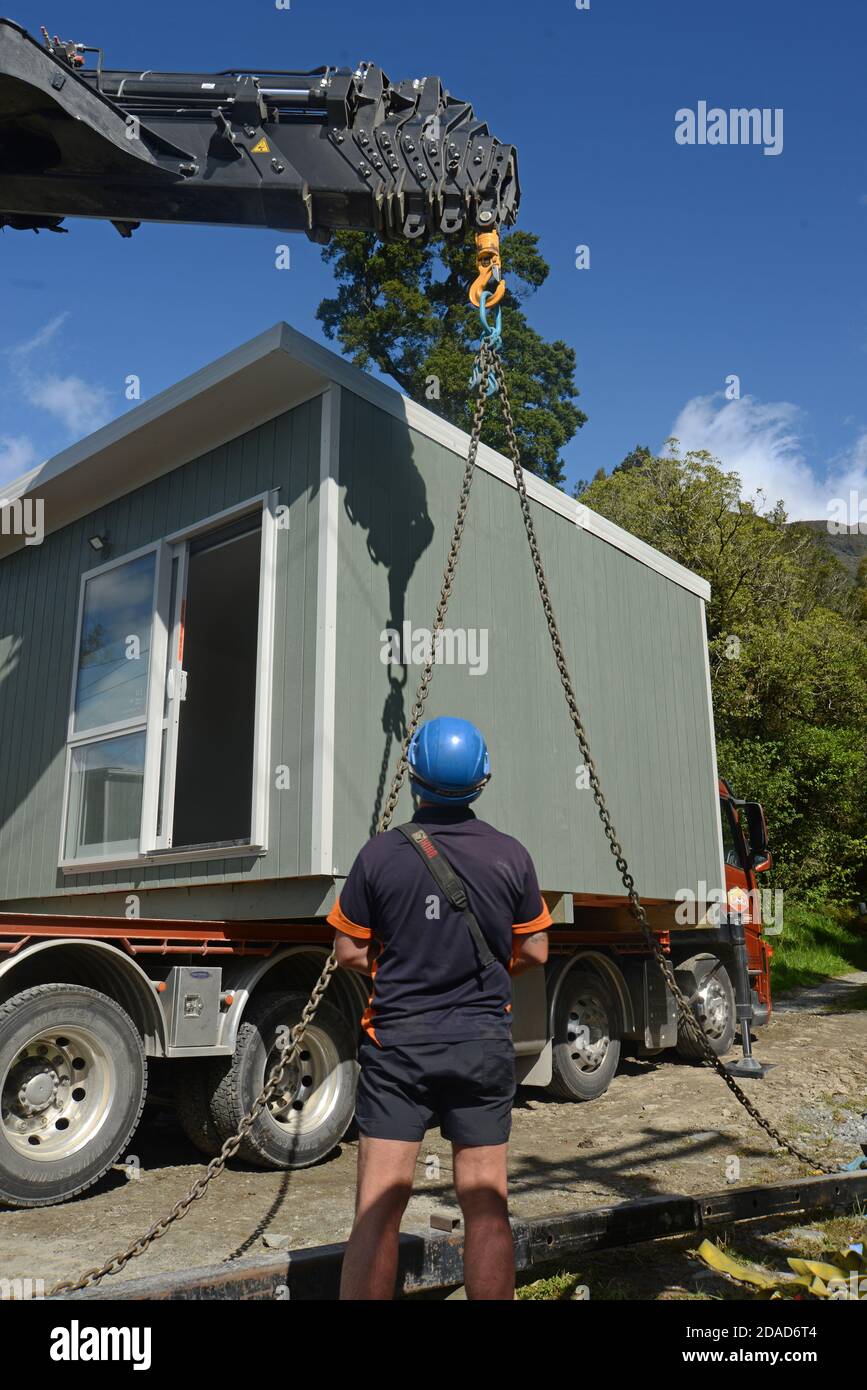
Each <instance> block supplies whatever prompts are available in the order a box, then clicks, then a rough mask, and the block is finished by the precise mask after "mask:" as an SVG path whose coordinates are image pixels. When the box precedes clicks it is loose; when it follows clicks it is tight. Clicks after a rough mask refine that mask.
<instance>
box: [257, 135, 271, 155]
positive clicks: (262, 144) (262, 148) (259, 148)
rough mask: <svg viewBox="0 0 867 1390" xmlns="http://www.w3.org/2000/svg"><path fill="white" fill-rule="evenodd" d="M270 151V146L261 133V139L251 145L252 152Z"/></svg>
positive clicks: (265, 152)
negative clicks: (256, 143)
mask: <svg viewBox="0 0 867 1390" xmlns="http://www.w3.org/2000/svg"><path fill="white" fill-rule="evenodd" d="M270 153H271V146H270V145H269V144H268V141H267V140H266V139H265V137H264V135H263V136H262V139H261V140H260V141H259V143H258V145H254V146H253V154H270Z"/></svg>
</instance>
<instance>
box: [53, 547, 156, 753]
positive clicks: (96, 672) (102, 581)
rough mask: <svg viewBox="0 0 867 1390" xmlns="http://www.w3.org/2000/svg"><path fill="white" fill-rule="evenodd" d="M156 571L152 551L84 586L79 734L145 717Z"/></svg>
mask: <svg viewBox="0 0 867 1390" xmlns="http://www.w3.org/2000/svg"><path fill="white" fill-rule="evenodd" d="M155 569H156V554H155V552H154V551H150V552H149V553H148V554H147V555H140V556H139V557H138V559H136V560H130V561H129V562H128V563H127V564H125V565H117V566H116V567H115V568H114V569H110V570H107V571H106V572H105V574H98V575H96V576H95V578H93V579H88V581H87V583H86V584H85V588H84V614H83V616H82V623H81V646H80V649H79V653H78V679H77V682H76V690H75V720H74V726H73V727H74V729H75V732H76V733H81V732H82V731H83V730H86V729H98V728H101V727H102V726H103V725H105V724H116V723H119V722H120V721H121V720H124V719H139V718H141V719H144V717H145V709H146V705H147V683H148V663H149V660H150V646H151V614H152V608H153V594H154V572H155Z"/></svg>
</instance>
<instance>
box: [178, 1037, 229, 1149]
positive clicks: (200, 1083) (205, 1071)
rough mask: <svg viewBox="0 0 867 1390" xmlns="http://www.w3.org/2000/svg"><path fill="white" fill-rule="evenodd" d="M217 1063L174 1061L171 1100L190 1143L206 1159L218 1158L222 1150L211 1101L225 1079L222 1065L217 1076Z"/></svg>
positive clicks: (197, 1060)
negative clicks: (223, 1078) (215, 1069)
mask: <svg viewBox="0 0 867 1390" xmlns="http://www.w3.org/2000/svg"><path fill="white" fill-rule="evenodd" d="M215 1061H216V1059H210V1060H203V1059H201V1058H199V1057H196V1058H190V1060H189V1061H185V1062H175V1063H174V1076H173V1081H172V1098H173V1100H174V1105H175V1114H176V1115H177V1117H178V1123H179V1124H180V1126H181V1129H182V1130H183V1131H184V1134H185V1135H186V1136H187V1138H188V1139H189V1141H190V1143H191V1144H195V1146H196V1148H197V1149H198V1150H199V1152H200V1153H203V1154H204V1155H205V1157H206V1158H216V1156H217V1154H218V1153H219V1152H220V1150H221V1148H222V1147H223V1140H222V1139H221V1138H220V1131H219V1130H218V1129H217V1126H216V1124H215V1123H214V1117H213V1115H212V1114H211V1100H212V1098H213V1094H214V1091H215V1089H216V1087H217V1085H218V1084H219V1082H220V1081H221V1080H222V1077H223V1069H221V1068H219V1063H217V1068H218V1070H217V1072H216V1075H215V1071H214V1066H215Z"/></svg>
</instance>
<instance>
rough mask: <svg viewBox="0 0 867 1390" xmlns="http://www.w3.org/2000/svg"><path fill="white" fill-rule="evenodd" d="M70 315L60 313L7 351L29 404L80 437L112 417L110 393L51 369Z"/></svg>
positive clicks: (17, 383) (18, 382) (14, 372)
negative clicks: (53, 346)
mask: <svg viewBox="0 0 867 1390" xmlns="http://www.w3.org/2000/svg"><path fill="white" fill-rule="evenodd" d="M68 318H69V314H68V312H64V313H62V314H57V315H56V316H55V317H54V318H53V319H51V320H50V321H49V322H48V323H47V324H45V326H44V327H43V328H40V329H39V330H38V332H36V333H34V335H33V337H32V338H28V339H27V340H26V341H25V342H23V343H19V344H17V346H15V347H12V348H9V349H7V357H8V358H9V362H10V366H11V371H12V376H13V378H14V380H15V383H16V387H17V390H18V391H19V392H20V394H21V395H22V396H23V397H24V399H25V400H26V401H27V402H28V403H29V404H30V405H34V406H36V407H37V408H38V409H40V410H44V411H45V412H46V413H47V414H48V415H51V416H52V417H53V418H54V419H55V420H58V421H59V422H60V424H61V425H63V427H64V429H65V430H66V431H67V433H68V434H70V435H72V436H74V437H80V436H81V435H86V434H90V433H92V431H93V430H97V429H99V427H100V425H104V424H105V422H106V420H108V419H109V418H110V416H111V404H110V400H109V395H108V392H107V391H105V389H104V388H103V387H102V386H94V385H89V384H88V383H87V382H86V381H84V380H83V379H82V378H81V377H80V376H76V375H75V374H74V373H70V374H69V375H62V374H60V373H58V372H55V371H52V370H51V369H50V368H49V365H48V362H49V354H50V347H51V344H52V343H54V341H55V340H56V339H57V338H58V336H59V334H60V332H61V330H62V328H63V326H64V324H65V323H66V320H67V319H68Z"/></svg>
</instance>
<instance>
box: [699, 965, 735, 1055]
mask: <svg viewBox="0 0 867 1390" xmlns="http://www.w3.org/2000/svg"><path fill="white" fill-rule="evenodd" d="M695 1014H696V1018H697V1019H698V1021H699V1023H700V1024H701V1026H702V1028H703V1029H704V1031H705V1034H706V1035H707V1037H709V1038H713V1039H715V1040H718V1039H720V1038H722V1037H723V1035H724V1034H725V1031H726V1028H727V1027H728V1023H729V999H728V994H727V993H726V991H725V989H724V988H723V985H722V982H721V981H720V980H719V979H718V978H717V976H716V975H708V977H707V978H706V979H705V980H704V981H703V982H702V984H701V986H700V987H699V990H698V993H697V994H696V996H695Z"/></svg>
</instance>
